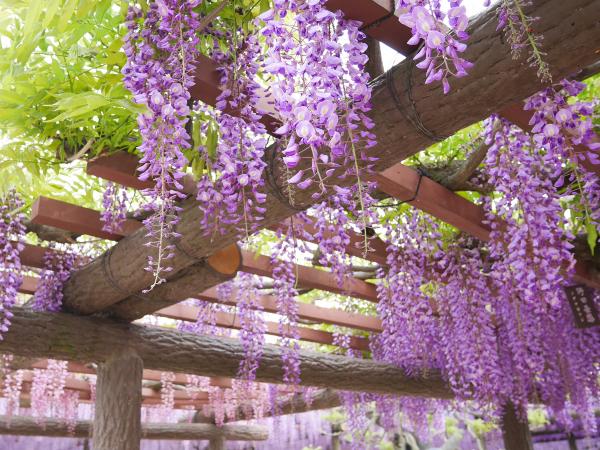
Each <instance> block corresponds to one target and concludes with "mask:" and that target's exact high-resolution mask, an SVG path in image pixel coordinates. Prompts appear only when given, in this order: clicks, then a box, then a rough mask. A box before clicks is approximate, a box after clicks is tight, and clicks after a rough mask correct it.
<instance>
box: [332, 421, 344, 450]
mask: <svg viewBox="0 0 600 450" xmlns="http://www.w3.org/2000/svg"><path fill="white" fill-rule="evenodd" d="M341 434H342V426H341V425H340V424H339V423H332V424H331V450H341V448H342V443H341V440H340V436H341Z"/></svg>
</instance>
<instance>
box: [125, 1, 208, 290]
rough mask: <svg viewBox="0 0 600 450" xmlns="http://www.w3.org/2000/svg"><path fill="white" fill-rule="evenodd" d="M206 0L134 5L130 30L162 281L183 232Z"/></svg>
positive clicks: (133, 84) (129, 83) (151, 229)
mask: <svg viewBox="0 0 600 450" xmlns="http://www.w3.org/2000/svg"><path fill="white" fill-rule="evenodd" d="M200 1H201V0H185V1H183V0H155V1H153V2H151V3H150V4H149V6H148V10H147V12H146V14H144V13H143V12H142V10H141V9H140V8H138V7H137V6H132V7H131V8H130V9H129V12H128V14H127V29H128V33H127V35H126V36H125V39H124V41H125V45H124V50H125V54H126V55H127V64H126V65H125V67H124V68H123V75H124V78H123V82H124V84H125V86H126V87H127V88H128V89H129V90H130V91H131V92H132V94H133V99H134V101H135V102H136V103H139V104H142V105H145V106H146V107H147V110H146V112H144V113H142V114H140V115H139V117H138V124H139V129H140V134H141V136H142V145H141V146H140V148H139V149H140V152H141V154H142V158H141V160H140V167H139V171H140V175H139V178H140V179H141V180H143V181H147V180H151V181H153V182H154V183H155V187H154V188H152V189H147V190H145V191H144V193H145V194H146V195H147V196H148V198H149V202H148V204H147V205H146V207H147V208H148V209H149V210H151V211H152V215H151V216H150V217H148V218H147V219H146V220H145V221H144V224H145V225H146V228H147V229H148V235H149V237H150V241H149V242H148V244H147V245H148V246H150V247H153V248H155V249H156V253H155V254H154V255H153V256H151V257H150V258H149V261H148V267H147V269H148V270H149V271H152V272H153V274H154V277H155V278H154V282H153V284H152V286H151V287H150V289H151V288H152V287H154V286H155V285H156V284H159V283H161V282H162V281H164V274H165V273H166V272H168V270H169V268H168V266H167V265H166V261H167V260H168V259H169V258H170V257H171V256H172V251H173V244H172V243H171V241H172V239H173V238H176V237H177V234H176V232H175V226H176V223H177V212H178V209H179V208H178V206H177V204H176V203H177V201H178V200H179V199H181V198H182V196H183V194H181V190H182V185H181V184H180V180H181V178H182V177H183V176H184V169H185V167H186V165H187V160H186V158H185V157H184V154H183V150H185V149H188V148H190V137H189V135H188V133H187V131H186V128H185V125H186V123H187V121H188V115H189V112H190V111H189V107H188V100H189V99H190V93H189V88H190V87H191V86H192V85H193V84H194V80H193V77H192V75H193V69H194V61H195V60H196V57H197V55H198V50H197V44H198V41H199V38H198V35H197V33H196V29H197V28H198V26H199V20H198V14H197V13H196V12H194V8H195V7H196V6H198V4H199V3H200Z"/></svg>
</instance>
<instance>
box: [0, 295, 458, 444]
mask: <svg viewBox="0 0 600 450" xmlns="http://www.w3.org/2000/svg"><path fill="white" fill-rule="evenodd" d="M13 313H14V317H13V319H12V325H11V327H10V329H9V331H8V332H7V333H6V334H5V335H4V339H3V340H2V341H0V352H8V353H13V354H15V355H17V356H25V357H34V358H53V359H62V360H67V361H79V362H98V363H104V364H105V366H104V369H103V374H104V375H103V377H102V379H99V381H98V393H97V396H98V399H99V401H104V400H103V399H104V398H105V396H106V397H107V398H106V401H107V408H108V409H102V408H98V409H99V411H98V412H97V419H98V420H104V421H105V422H106V423H107V424H110V418H109V417H105V416H103V414H106V411H108V410H109V409H112V408H118V409H117V411H120V410H121V408H123V409H122V413H121V412H120V413H119V414H120V415H122V416H124V415H126V414H132V413H131V412H130V411H129V410H128V409H127V408H126V406H125V405H121V404H120V403H116V404H114V405H111V404H110V403H108V402H109V401H112V400H111V399H110V398H108V397H120V396H126V395H127V393H128V392H133V387H132V386H129V385H128V386H127V388H126V390H123V389H125V383H127V381H126V380H124V384H123V386H121V385H118V386H116V387H115V388H114V389H115V390H113V391H112V392H110V390H111V384H116V383H119V382H118V381H117V380H119V379H122V378H123V375H120V372H119V369H118V367H119V366H122V370H123V371H124V372H123V373H127V374H128V375H127V377H128V378H130V379H135V380H136V383H137V382H138V381H139V380H138V376H139V378H140V379H141V366H142V364H141V362H136V361H137V359H136V358H135V356H134V355H133V354H130V353H127V352H128V351H133V352H135V354H137V355H138V356H139V358H140V359H141V361H143V365H144V367H145V368H146V369H154V370H165V371H172V372H180V373H185V374H192V375H203V376H211V377H230V378H235V377H236V375H237V372H238V368H239V364H240V361H242V360H243V358H244V348H243V347H242V344H241V342H240V341H239V340H235V339H230V338H215V337H211V336H201V335H196V334H191V333H182V332H179V331H175V330H166V329H161V328H154V327H149V326H142V325H136V324H127V323H119V322H114V321H111V320H107V319H100V318H97V317H93V318H91V317H81V316H74V315H70V314H64V313H47V312H44V313H42V312H34V311H31V310H27V309H24V308H19V307H16V308H14V309H13ZM129 349H131V350H129ZM118 352H125V353H124V355H129V356H127V357H125V356H123V358H124V359H127V360H130V363H128V364H126V363H125V362H122V361H121V359H119V358H115V356H114V355H115V354H119V353H118ZM299 357H300V369H301V372H302V384H304V385H307V386H322V387H331V388H334V389H343V390H351V391H364V392H381V393H390V394H392V393H393V394H399V395H415V396H424V397H440V398H450V397H452V392H451V390H450V388H449V387H448V386H447V384H446V383H445V381H444V380H443V379H442V378H441V377H440V376H439V375H438V374H435V373H430V374H429V375H428V376H422V377H421V376H408V375H407V374H406V373H405V372H404V371H403V370H401V369H399V368H398V367H395V366H392V365H389V364H383V363H378V362H375V361H372V360H367V359H357V358H347V357H345V356H337V355H326V354H323V353H317V352H308V351H301V352H300V355H299ZM133 366H134V368H135V370H134V369H132V368H131V367H133ZM111 369H114V370H111ZM138 371H140V372H139V374H138ZM256 380H257V381H263V382H268V383H282V380H283V365H282V358H281V348H280V347H277V346H275V345H265V347H264V352H263V356H262V359H261V363H260V367H259V369H258V371H257V373H256ZM105 385H106V386H105ZM136 392H141V391H140V390H139V389H138V390H137V391H136ZM132 400H135V401H136V402H138V400H139V399H138V398H137V397H135V398H132ZM114 401H116V402H118V401H120V399H115V400H114ZM121 401H122V399H121ZM134 431H136V430H134ZM136 432H137V431H136ZM112 450H114V449H112Z"/></svg>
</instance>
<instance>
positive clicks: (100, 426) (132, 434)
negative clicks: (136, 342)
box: [93, 347, 144, 450]
mask: <svg viewBox="0 0 600 450" xmlns="http://www.w3.org/2000/svg"><path fill="white" fill-rule="evenodd" d="M143 369H144V364H143V362H142V359H141V358H140V356H139V355H138V354H137V352H136V351H135V350H134V349H133V348H131V347H129V348H128V347H116V348H114V349H113V351H111V353H110V354H109V355H108V357H107V358H106V359H105V360H104V361H102V362H100V364H99V366H98V378H97V382H96V402H95V405H96V407H95V408H94V435H93V447H94V450H136V449H137V450H139V448H140V439H141V438H142V422H141V406H142V395H141V393H142V373H143Z"/></svg>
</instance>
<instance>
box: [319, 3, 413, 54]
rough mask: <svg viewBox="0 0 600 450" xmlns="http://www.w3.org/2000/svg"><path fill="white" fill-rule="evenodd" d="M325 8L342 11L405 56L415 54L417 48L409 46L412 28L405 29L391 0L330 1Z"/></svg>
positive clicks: (368, 32) (363, 28)
mask: <svg viewBox="0 0 600 450" xmlns="http://www.w3.org/2000/svg"><path fill="white" fill-rule="evenodd" d="M325 7H326V8H327V9H329V10H331V11H337V10H340V11H342V12H343V13H344V18H346V19H348V20H358V21H360V22H362V23H363V27H362V30H363V31H364V32H365V33H366V34H368V35H369V36H371V37H373V38H375V39H377V40H378V41H380V42H383V43H384V44H386V45H387V46H388V47H391V48H393V49H394V50H396V51H397V52H399V53H401V54H403V55H409V54H411V53H413V52H414V51H415V50H416V49H417V46H414V45H409V44H407V42H408V40H409V39H410V38H411V37H412V33H411V31H410V28H407V27H405V26H404V25H402V24H401V23H400V22H399V21H398V17H397V16H396V15H394V4H393V2H391V1H389V0H360V1H354V2H351V1H347V0H328V1H327V3H325Z"/></svg>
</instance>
